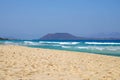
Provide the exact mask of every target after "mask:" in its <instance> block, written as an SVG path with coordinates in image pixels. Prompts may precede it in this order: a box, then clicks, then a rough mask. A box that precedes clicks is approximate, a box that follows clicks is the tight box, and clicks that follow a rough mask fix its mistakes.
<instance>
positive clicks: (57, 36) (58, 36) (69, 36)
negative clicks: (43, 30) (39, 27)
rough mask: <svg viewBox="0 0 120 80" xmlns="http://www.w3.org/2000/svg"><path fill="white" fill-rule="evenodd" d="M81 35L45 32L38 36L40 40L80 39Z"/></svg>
mask: <svg viewBox="0 0 120 80" xmlns="http://www.w3.org/2000/svg"><path fill="white" fill-rule="evenodd" d="M80 39H83V38H82V37H76V36H74V35H72V34H69V33H54V34H47V35H45V36H43V37H41V38H40V40H80Z"/></svg>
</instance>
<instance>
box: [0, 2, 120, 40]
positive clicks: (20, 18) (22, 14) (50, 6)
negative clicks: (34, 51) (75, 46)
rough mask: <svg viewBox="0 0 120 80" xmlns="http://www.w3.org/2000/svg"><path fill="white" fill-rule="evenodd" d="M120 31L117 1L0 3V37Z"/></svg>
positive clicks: (87, 34) (119, 4)
mask: <svg viewBox="0 0 120 80" xmlns="http://www.w3.org/2000/svg"><path fill="white" fill-rule="evenodd" d="M58 32H60V33H71V34H73V35H76V36H90V35H92V34H98V33H111V32H120V0H0V37H8V38H17V39H38V38H40V37H42V36H43V35H45V34H47V33H58Z"/></svg>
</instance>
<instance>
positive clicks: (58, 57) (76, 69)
mask: <svg viewBox="0 0 120 80" xmlns="http://www.w3.org/2000/svg"><path fill="white" fill-rule="evenodd" d="M0 80H120V57H112V56H105V55H98V54H90V53H89V54H88V53H82V52H71V51H60V50H49V49H38V48H28V47H22V46H12V45H1V46H0Z"/></svg>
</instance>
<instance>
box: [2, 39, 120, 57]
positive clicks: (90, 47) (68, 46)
mask: <svg viewBox="0 0 120 80" xmlns="http://www.w3.org/2000/svg"><path fill="white" fill-rule="evenodd" d="M0 44H4V45H6V44H12V45H21V46H28V47H33V48H47V49H57V50H68V51H77V52H89V53H90V54H91V53H95V54H103V55H111V56H119V57H120V40H79V41H57V40H56V41H39V40H1V41H0Z"/></svg>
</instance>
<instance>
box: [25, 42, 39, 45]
mask: <svg viewBox="0 0 120 80" xmlns="http://www.w3.org/2000/svg"><path fill="white" fill-rule="evenodd" d="M24 45H40V44H39V43H38V42H31V41H24Z"/></svg>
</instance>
